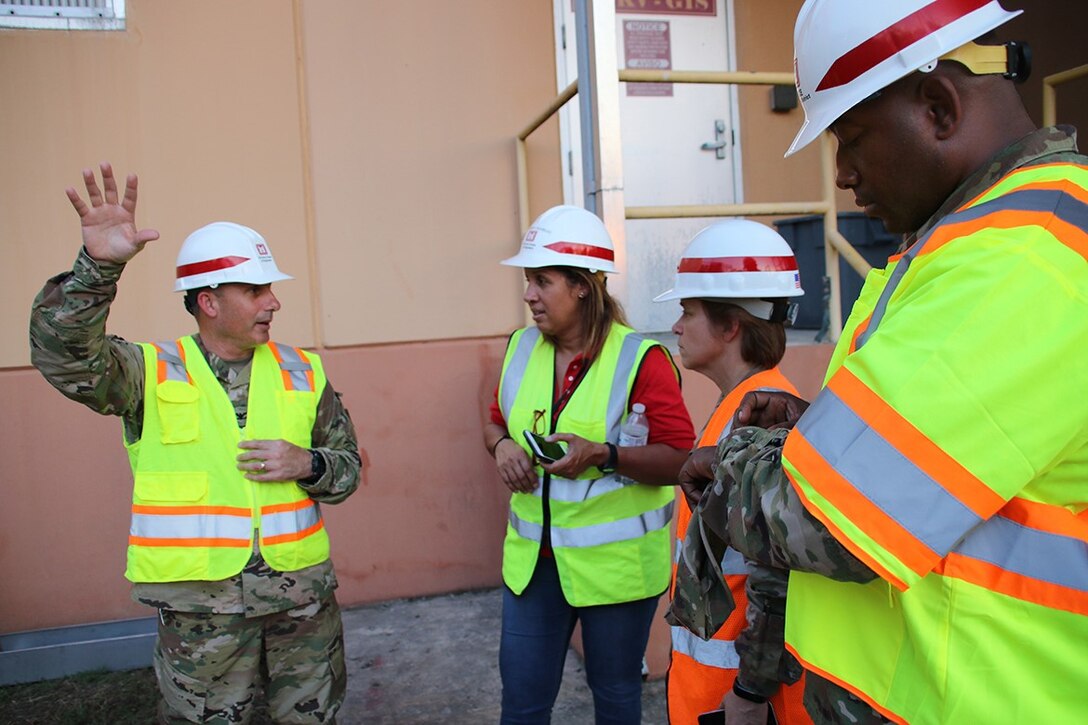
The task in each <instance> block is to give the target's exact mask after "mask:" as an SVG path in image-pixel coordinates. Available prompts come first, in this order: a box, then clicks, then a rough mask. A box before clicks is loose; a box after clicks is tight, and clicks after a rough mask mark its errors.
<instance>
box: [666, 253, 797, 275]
mask: <svg viewBox="0 0 1088 725" xmlns="http://www.w3.org/2000/svg"><path fill="white" fill-rule="evenodd" d="M676 271H677V272H681V273H706V272H796V271H797V260H796V259H795V258H794V257H685V258H684V259H681V260H680V266H678V267H677V268H676Z"/></svg>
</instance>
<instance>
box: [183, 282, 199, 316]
mask: <svg viewBox="0 0 1088 725" xmlns="http://www.w3.org/2000/svg"><path fill="white" fill-rule="evenodd" d="M202 289H205V288H204V287H197V288H196V289H190V290H185V298H184V299H183V300H182V303H183V304H184V305H185V311H186V312H188V313H189V314H190V315H192V316H193V317H196V296H197V295H198V294H200V290H202Z"/></svg>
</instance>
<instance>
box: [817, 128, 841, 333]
mask: <svg viewBox="0 0 1088 725" xmlns="http://www.w3.org/2000/svg"><path fill="white" fill-rule="evenodd" d="M820 177H821V181H822V183H823V187H824V188H823V192H824V203H825V204H827V211H825V212H824V273H825V274H826V275H827V278H828V280H829V285H828V287H829V290H828V295H829V297H828V301H827V310H828V322H829V324H828V332H829V333H830V336H831V341H832V342H838V340H839V337H841V336H842V298H841V297H840V295H841V292H840V290H841V289H842V282H841V280H840V279H839V249H838V247H836V246H835V244H834V242H833V241H832V239H831V234H832V231H831V230H835V232H838V231H839V212H838V209H836V208H835V149H834V148H833V147H832V142H831V134H829V133H826V132H825V133H822V134H820Z"/></svg>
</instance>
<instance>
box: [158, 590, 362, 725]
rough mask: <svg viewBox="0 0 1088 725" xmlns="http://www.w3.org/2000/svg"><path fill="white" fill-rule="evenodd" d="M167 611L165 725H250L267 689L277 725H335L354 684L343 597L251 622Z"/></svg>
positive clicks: (162, 677)
mask: <svg viewBox="0 0 1088 725" xmlns="http://www.w3.org/2000/svg"><path fill="white" fill-rule="evenodd" d="M159 611H160V617H159V638H158V643H157V645H156V647H155V675H156V677H157V678H158V681H159V691H160V693H161V694H162V699H161V701H160V702H159V719H160V721H161V722H163V723H186V722H197V723H248V722H249V721H250V718H251V717H252V716H253V709H254V707H253V705H254V701H255V700H256V696H257V694H258V692H259V688H260V687H261V686H262V685H263V686H264V690H265V695H266V699H267V701H268V713H269V715H270V717H271V718H272V720H273V721H275V722H277V723H333V722H335V719H336V712H337V711H338V710H339V709H340V705H341V703H342V702H343V700H344V689H345V686H346V684H347V677H346V673H345V671H344V630H343V625H342V623H341V621H340V607H339V606H338V605H337V603H336V598H335V597H329V598H328V599H325V600H323V601H320V602H314V603H312V604H308V605H305V606H302V607H297V608H295V609H289V610H287V611H285V612H277V613H276V614H268V615H265V616H262V617H250V618H248V619H247V618H246V617H245V616H244V615H242V614H199V613H189V612H175V611H172V610H168V609H162V610H159Z"/></svg>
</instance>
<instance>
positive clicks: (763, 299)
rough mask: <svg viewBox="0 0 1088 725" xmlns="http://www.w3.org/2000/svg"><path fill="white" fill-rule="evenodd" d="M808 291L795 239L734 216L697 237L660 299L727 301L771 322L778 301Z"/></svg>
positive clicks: (692, 241)
mask: <svg viewBox="0 0 1088 725" xmlns="http://www.w3.org/2000/svg"><path fill="white" fill-rule="evenodd" d="M804 293H805V292H804V290H802V289H801V277H800V274H799V273H798V271H797V259H796V258H795V257H794V256H793V250H792V249H791V248H790V245H789V242H787V241H786V240H785V239H783V238H782V236H781V235H780V234H779V233H778V232H776V231H775V230H773V229H771V228H770V227H767V226H764V225H763V224H760V223H758V222H753V221H748V220H747V219H730V220H728V221H723V222H717V223H716V224H711V225H710V226H709V227H707V228H705V229H703V230H702V231H701V232H699V233H698V234H696V235H695V236H694V237H693V238H692V240H691V242H690V243H689V244H688V246H687V249H685V250H684V254H683V256H682V257H680V263H679V264H678V265H677V268H676V283H675V284H674V285H673V287H672V289H670V290H668V291H666V292H662V293H661V294H659V295H658V296H657V297H655V298H654V302H664V301H666V300H686V299H693V298H695V299H712V300H721V301H724V302H731V303H732V304H735V305H737V306H738V307H742V308H744V309H745V310H747V311H748V312H750V313H751V314H752V315H754V316H755V317H758V318H760V319H762V320H769V319H771V317H772V313H773V311H774V302H772V300H777V299H781V298H783V297H798V296H800V295H803V294H804Z"/></svg>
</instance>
